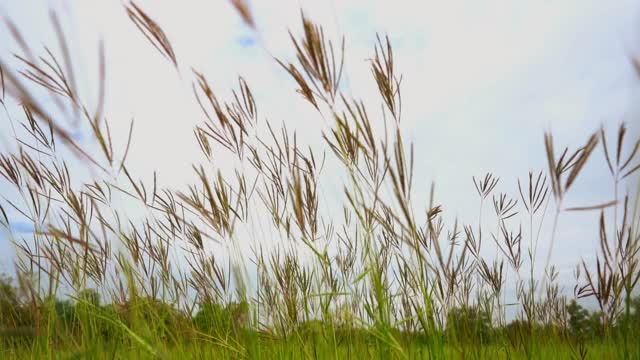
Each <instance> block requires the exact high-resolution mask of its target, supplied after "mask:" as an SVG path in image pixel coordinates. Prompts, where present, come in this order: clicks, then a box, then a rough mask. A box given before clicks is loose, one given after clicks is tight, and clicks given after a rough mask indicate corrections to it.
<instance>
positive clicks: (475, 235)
mask: <svg viewBox="0 0 640 360" xmlns="http://www.w3.org/2000/svg"><path fill="white" fill-rule="evenodd" d="M231 3H232V4H233V5H234V8H235V9H236V10H238V14H239V15H240V16H241V18H242V19H243V21H244V22H245V23H246V24H247V26H249V27H250V28H251V29H253V30H254V31H256V32H258V29H256V27H255V21H254V18H253V16H254V14H252V13H251V11H250V9H249V7H248V6H247V4H246V3H245V2H244V1H241V0H236V1H231ZM125 8H126V11H127V13H128V15H129V18H130V20H131V21H132V22H133V23H134V24H136V25H137V27H138V29H139V30H140V32H141V34H136V35H139V36H143V35H144V36H146V38H147V39H148V40H149V42H150V43H151V44H150V45H153V46H154V47H155V48H156V49H157V50H158V52H159V53H160V55H161V56H163V57H164V58H166V60H167V63H168V64H167V69H169V70H170V71H172V70H175V69H178V68H184V66H182V67H181V65H183V64H180V63H179V61H178V59H179V56H177V55H176V54H175V52H174V50H173V47H172V45H171V42H170V40H169V38H170V34H165V33H164V31H163V30H162V28H161V27H160V25H159V24H157V23H156V22H154V20H153V19H152V18H151V17H150V16H148V15H147V13H145V11H144V10H143V9H142V8H140V7H138V6H137V5H135V4H134V3H128V4H127V5H125ZM53 20H54V21H53V24H54V27H53V28H54V29H55V31H56V33H57V35H58V39H59V40H60V41H59V43H58V44H57V48H54V47H52V48H48V47H47V48H44V49H40V48H32V47H31V46H30V44H26V43H25V44H23V46H22V48H23V51H24V53H21V54H16V59H17V64H18V65H15V66H14V65H11V66H10V65H9V62H6V61H4V60H2V62H0V74H1V75H2V76H1V77H0V79H1V82H0V86H1V87H0V96H1V97H0V105H1V106H2V107H3V110H4V111H5V114H6V115H7V116H6V121H8V122H9V123H10V127H8V128H11V129H13V140H15V144H14V145H15V146H13V147H8V149H14V150H8V151H6V152H5V153H3V154H0V175H2V176H1V177H0V182H1V185H0V186H1V189H2V190H1V191H2V194H1V195H2V197H1V198H0V226H1V227H2V228H3V229H4V230H5V231H6V233H7V234H8V235H9V237H10V239H11V241H12V243H13V246H14V249H15V252H16V254H15V257H14V260H15V272H14V273H13V274H12V275H11V276H8V275H6V276H2V277H0V358H3V359H11V358H15V359H25V358H60V359H65V358H69V359H71V358H78V359H80V358H88V359H102V358H104V359H106V358H109V359H113V358H118V359H121V358H122V359H123V358H141V359H144V358H167V359H174V358H175V359H187V358H197V359H201V358H212V359H225V358H256V359H261V358H263V359H272V358H292V359H293V358H296V359H297V358H354V359H365V358H380V359H387V358H398V359H401V358H425V359H445V358H464V359H587V358H588V359H613V358H620V359H638V358H640V341H639V340H638V339H639V338H640V297H639V296H638V291H637V283H638V279H639V278H640V268H639V266H638V259H639V251H640V213H639V212H638V210H640V207H639V199H640V198H639V197H638V188H639V187H638V182H637V170H638V169H640V161H639V160H640V155H639V153H640V139H633V138H630V137H631V135H629V134H628V133H627V128H626V126H625V125H624V124H621V125H620V126H619V128H617V129H605V128H603V129H601V130H598V131H595V132H594V133H593V134H592V135H591V136H590V137H588V138H587V139H585V141H584V142H583V144H582V145H580V146H578V147H576V148H573V149H570V148H564V147H558V146H559V145H558V144H557V143H558V141H557V139H555V138H554V137H553V136H552V134H551V133H542V132H541V134H540V137H541V138H544V147H542V146H541V148H540V149H539V151H540V153H541V154H544V156H545V157H546V159H547V167H546V168H544V169H540V170H537V171H532V172H530V173H529V174H528V175H525V176H524V177H522V176H521V175H522V174H514V175H513V178H512V179H509V182H510V183H512V184H517V187H516V188H513V189H505V191H506V192H499V190H498V189H502V185H503V184H505V183H506V182H507V181H506V180H505V179H504V178H498V177H496V176H495V175H493V174H491V173H488V174H484V175H482V176H479V177H474V178H472V179H469V180H470V181H469V185H470V187H471V186H473V187H474V188H475V189H472V190H475V192H476V193H477V195H476V196H474V197H473V198H470V199H469V202H470V203H473V204H477V206H478V219H477V220H476V221H474V222H473V223H470V224H462V223H457V222H455V223H447V222H446V221H445V216H444V211H445V209H446V208H445V207H444V206H443V205H442V204H438V203H436V202H435V196H434V194H433V192H434V190H433V189H434V188H433V187H432V188H431V189H432V192H431V194H430V197H429V199H430V201H429V202H428V203H427V204H424V202H420V201H416V200H415V199H414V196H415V195H414V194H415V189H414V181H416V179H415V177H414V163H415V157H417V156H419V155H417V154H414V151H413V146H412V145H411V144H409V143H407V142H406V141H405V140H404V138H403V131H402V96H401V94H402V92H401V91H400V88H401V84H402V81H401V79H402V77H401V75H400V71H401V70H400V69H397V68H396V64H395V63H394V57H393V48H392V46H391V44H390V42H389V40H388V38H386V37H382V36H379V37H377V38H376V39H377V41H376V42H375V43H374V47H373V49H372V53H371V60H370V61H369V62H367V63H366V64H368V65H369V66H370V70H371V74H372V76H373V78H374V80H375V83H376V84H377V90H378V92H379V96H380V97H379V102H377V103H373V104H369V103H365V102H364V101H361V100H359V97H358V95H357V94H350V93H346V92H345V90H344V88H343V87H342V86H341V82H342V81H343V78H344V74H343V63H344V56H345V54H346V53H347V50H346V47H345V45H344V43H345V42H344V40H343V39H337V40H329V39H328V38H326V37H325V35H324V32H323V30H322V27H321V26H320V25H318V24H315V23H313V22H312V21H311V20H310V19H309V18H307V17H306V16H305V15H302V16H301V20H302V29H303V31H302V32H301V33H300V34H297V33H292V34H291V40H292V47H291V50H292V51H293V52H294V54H295V59H296V61H295V62H294V63H289V62H287V61H285V60H276V61H277V63H279V65H281V67H282V71H283V72H284V73H286V74H289V75H290V76H291V84H292V85H295V86H296V88H295V90H297V93H298V94H297V96H302V97H303V99H304V100H305V101H306V102H307V103H308V105H309V107H310V108H311V109H313V111H316V112H317V114H318V115H319V117H321V118H322V119H324V120H325V121H326V123H327V127H326V129H324V130H323V131H322V133H321V134H318V135H319V136H322V139H323V140H324V148H320V149H316V148H312V147H310V146H307V145H306V144H303V143H301V142H300V141H299V140H298V138H297V137H296V132H295V129H290V128H288V127H287V126H286V125H282V127H281V128H276V127H274V126H275V125H273V124H272V123H269V122H267V121H265V120H264V119H265V115H263V114H259V113H258V105H257V104H256V100H255V99H254V97H253V94H252V92H251V88H250V87H249V83H248V81H245V80H244V79H243V78H240V79H239V82H238V88H237V89H235V90H234V92H233V94H232V96H230V97H229V99H228V100H226V101H225V100H222V99H219V98H218V97H217V96H216V95H215V94H214V92H213V90H212V88H211V86H210V85H209V82H208V80H207V77H206V76H205V75H204V74H202V73H200V72H198V71H196V70H194V71H193V74H191V75H192V78H191V79H189V78H188V76H187V75H185V74H183V78H185V79H187V80H192V81H193V84H192V85H193V92H194V94H193V95H194V97H195V99H194V100H195V102H194V104H197V105H199V107H200V109H201V110H202V115H203V119H204V121H203V122H202V123H201V124H200V125H198V126H197V127H196V128H195V129H194V135H195V139H194V141H197V142H198V144H199V146H200V149H201V150H202V159H194V160H193V163H194V166H193V169H194V177H193V179H195V180H194V183H193V184H190V185H188V186H185V187H184V188H183V189H169V188H161V187H159V186H158V185H157V184H158V183H157V180H156V179H157V177H162V174H155V173H154V174H152V175H153V181H152V182H144V181H142V180H140V179H142V178H145V179H148V178H149V175H150V174H138V173H137V171H136V169H134V168H130V166H129V164H128V162H127V155H128V151H129V146H130V144H131V142H132V141H135V139H133V140H132V138H131V136H129V138H128V139H127V141H126V146H125V147H124V148H122V149H117V148H114V145H113V144H114V143H116V142H115V139H113V138H112V132H111V129H110V127H109V123H108V121H107V119H108V114H106V113H104V111H103V110H104V109H103V108H102V104H103V103H102V101H98V102H97V105H96V106H95V108H90V107H89V106H88V105H86V102H85V98H86V97H87V96H85V95H83V94H81V93H80V91H79V90H78V88H77V87H76V85H75V81H74V80H73V79H74V67H73V66H72V64H73V62H72V61H71V60H70V56H71V55H69V51H68V49H69V48H68V47H67V44H66V42H65V36H64V31H63V29H62V27H61V26H60V25H59V22H58V21H57V18H56V17H55V16H54V17H53ZM13 32H14V36H15V37H16V42H17V43H21V41H20V39H21V38H20V30H19V29H18V28H15V27H14V31H13ZM51 49H54V50H51ZM14 62H16V61H14ZM11 64H13V63H11ZM98 73H99V76H98V77H97V78H98V79H99V82H98V83H97V84H96V85H95V89H97V90H96V92H97V93H98V99H100V96H102V97H104V91H105V90H104V89H105V85H104V83H105V82H106V81H107V80H108V79H106V78H105V76H104V63H103V62H101V63H100V64H99V66H98ZM281 91H282V96H291V94H293V95H296V94H295V92H294V89H293V88H292V89H282V90H281ZM93 95H94V94H91V96H93ZM45 103H48V104H55V105H56V107H55V109H56V110H51V107H50V106H45V105H43V104H45ZM159 106H160V105H159ZM302 126H303V125H302ZM74 129H75V130H78V129H85V130H86V131H85V132H86V135H87V136H88V137H90V138H91V139H92V141H93V142H92V143H91V144H92V145H87V144H89V143H90V142H87V141H84V142H80V141H78V138H77V136H75V135H74V134H75V130H74ZM141 136H146V135H145V134H142V135H141ZM149 136H151V135H149ZM85 140H86V139H85ZM118 140H120V139H118ZM118 143H120V142H118ZM149 156H153V154H152V152H150V154H149ZM222 156H224V157H225V158H226V159H233V162H234V165H233V166H232V167H231V168H228V167H223V166H220V165H219V163H218V159H220V158H221V157H222ZM325 159H331V160H327V161H334V162H337V163H339V164H340V166H341V169H342V170H343V172H344V173H343V175H344V176H343V178H344V184H343V192H342V193H340V194H339V196H337V198H336V199H332V201H334V202H336V203H338V205H339V206H338V207H336V209H338V211H333V210H331V211H325V210H324V209H327V207H326V204H325V201H326V199H325V198H324V197H323V196H322V195H321V194H322V191H321V190H322V184H323V179H325V177H326V176H330V175H332V174H329V175H327V174H325V173H324V172H323V164H324V161H325ZM592 161H602V162H604V163H606V168H607V169H608V170H607V171H608V175H610V179H611V181H610V182H609V183H607V184H602V186H603V187H606V188H607V191H610V192H611V194H612V199H611V201H610V202H606V203H603V204H587V205H585V206H582V207H573V208H567V205H566V204H565V203H564V200H565V199H566V195H567V194H568V193H569V192H570V191H571V190H572V189H573V188H574V184H576V183H577V182H580V181H581V179H582V178H581V175H582V170H583V169H584V168H585V166H586V164H587V163H589V162H592ZM87 170H89V171H87ZM87 174H90V175H87ZM519 175H520V176H519ZM608 175H607V176H608ZM334 176H335V175H334ZM509 194H515V195H514V196H511V195H509ZM115 198H119V199H122V198H124V199H126V202H125V204H126V205H125V206H122V202H120V206H117V205H116V201H115V200H114V199H115ZM133 209H136V210H135V211H134V210H133ZM332 209H333V208H332ZM446 211H451V210H449V209H447V210H446ZM565 212H587V213H591V214H592V213H593V212H597V213H600V214H601V215H600V218H599V219H600V223H599V232H598V234H594V235H595V236H596V237H597V238H598V239H599V248H598V249H597V250H596V253H595V254H592V255H595V256H596V259H597V261H595V262H586V261H582V262H580V263H577V264H576V270H575V273H574V277H575V287H574V289H573V292H571V291H566V290H567V289H562V288H561V286H560V285H559V281H558V270H556V268H555V267H554V266H553V264H551V263H549V259H550V257H551V256H550V255H551V253H548V254H547V253H546V251H544V253H541V252H542V250H541V249H543V247H542V246H541V244H546V246H547V248H548V249H549V251H552V249H553V244H554V242H555V241H556V234H557V233H558V228H560V227H562V216H561V215H562V214H564V213H565ZM451 213H455V212H454V211H451ZM141 214H142V215H141ZM15 219H20V221H22V222H26V223H28V224H29V225H30V228H31V229H32V230H33V231H30V232H28V233H26V234H25V232H17V231H15V228H14V226H13V225H12V223H13V222H14V221H15ZM488 219H489V220H488ZM256 224H259V225H260V230H259V231H254V230H256V227H257V225H256ZM487 224H494V225H493V226H487ZM543 229H545V231H543ZM251 234H253V235H251ZM547 234H548V236H547ZM274 238H275V239H276V242H275V244H273V243H269V244H267V240H265V239H274ZM558 241H560V240H558ZM544 249H545V250H546V248H544ZM507 285H509V286H507ZM507 287H509V288H514V289H515V294H513V297H514V299H515V300H514V301H511V300H508V299H510V296H511V295H510V294H507V290H506V288H507ZM569 290H571V289H569ZM582 299H589V300H591V301H592V303H594V304H596V308H595V309H592V310H587V309H585V307H583V306H582V305H580V304H581V303H579V302H577V301H582ZM510 309H511V310H512V309H515V314H516V315H515V317H514V316H511V315H508V313H509V311H508V310H510Z"/></svg>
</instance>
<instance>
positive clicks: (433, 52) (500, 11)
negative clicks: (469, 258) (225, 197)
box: [0, 0, 640, 279]
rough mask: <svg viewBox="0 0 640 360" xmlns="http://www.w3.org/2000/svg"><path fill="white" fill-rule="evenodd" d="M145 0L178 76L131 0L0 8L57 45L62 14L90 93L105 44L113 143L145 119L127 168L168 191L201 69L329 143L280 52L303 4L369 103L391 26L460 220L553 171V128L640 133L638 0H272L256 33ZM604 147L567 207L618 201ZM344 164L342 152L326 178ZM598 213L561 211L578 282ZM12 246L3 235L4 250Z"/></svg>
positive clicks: (407, 110) (185, 148)
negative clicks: (380, 44) (547, 138)
mask: <svg viewBox="0 0 640 360" xmlns="http://www.w3.org/2000/svg"><path fill="white" fill-rule="evenodd" d="M138 4H139V5H140V6H141V7H142V8H143V9H145V11H147V12H148V13H149V15H151V16H152V17H153V18H154V19H155V20H156V21H157V22H158V23H159V24H160V25H161V26H162V27H163V29H164V31H165V32H166V33H167V35H168V37H169V38H170V40H171V42H172V44H173V46H174V50H175V52H176V54H177V58H178V63H179V71H174V70H172V68H171V66H170V64H169V63H168V62H167V61H165V59H163V58H162V57H161V56H159V55H158V54H157V53H156V52H155V50H154V49H153V48H152V47H151V46H150V45H149V44H148V43H147V42H146V40H145V39H144V37H143V36H142V35H141V34H140V33H138V32H137V30H136V29H135V27H134V26H133V25H132V24H131V23H130V21H129V19H128V18H127V16H126V13H125V11H124V9H123V6H122V2H121V1H97V0H96V1H92V0H83V1H80V0H77V1H71V0H58V1H44V0H24V1H13V0H0V14H3V15H4V17H5V18H8V19H11V20H12V21H13V22H15V23H16V24H17V25H18V27H19V28H20V29H21V31H22V32H23V34H24V35H25V37H27V39H28V40H29V41H32V42H33V43H36V44H37V43H43V44H48V43H50V42H51V41H54V40H55V38H54V35H53V33H52V31H51V27H50V26H49V22H48V11H49V9H52V8H53V9H55V10H56V11H57V12H58V14H59V15H60V17H61V19H62V22H63V24H64V25H63V26H64V28H65V29H66V30H67V32H68V34H70V36H71V39H72V42H73V44H72V45H73V48H74V50H75V51H76V52H77V54H78V58H79V59H80V60H79V64H80V65H81V66H83V68H85V69H86V70H87V71H86V73H85V74H84V76H82V77H81V79H80V83H81V86H84V88H85V89H86V90H87V91H88V92H89V93H95V87H94V86H93V85H92V84H95V73H96V69H97V66H96V64H97V60H96V54H97V43H98V40H99V39H103V40H104V43H105V49H106V59H107V61H106V66H107V79H108V82H107V107H106V114H107V116H108V118H109V119H110V121H111V125H112V130H113V132H114V138H116V139H121V141H122V142H124V139H126V134H127V132H128V126H129V121H131V119H132V118H135V128H134V134H133V136H134V142H133V144H132V148H131V151H130V155H129V157H128V161H129V165H130V167H132V168H136V169H137V171H138V174H141V175H143V177H146V179H147V180H149V179H150V178H151V174H152V173H153V171H157V172H158V174H160V178H161V182H162V184H163V185H166V186H170V187H182V188H184V185H185V184H186V183H188V182H189V181H190V180H192V179H193V172H192V170H191V162H192V160H188V159H200V157H199V155H198V153H199V149H198V145H197V143H196V142H195V141H194V139H193V126H194V125H196V124H198V123H200V122H201V121H203V117H202V115H201V114H200V112H199V109H198V108H197V106H195V103H194V101H193V97H192V93H191V89H190V86H191V85H190V84H191V83H190V81H191V68H194V69H197V70H198V71H200V72H203V73H204V74H206V75H207V78H208V79H209V80H210V82H211V84H212V85H213V88H214V91H216V92H217V93H219V94H221V95H222V97H224V95H228V94H229V93H230V89H232V88H234V87H235V85H236V81H237V76H238V75H242V76H243V77H244V78H245V79H246V80H247V82H248V83H249V85H250V86H251V88H252V90H253V91H254V93H255V95H256V100H257V102H258V107H259V112H260V114H261V118H264V119H266V120H267V121H271V122H273V123H274V124H279V123H281V122H285V123H286V124H287V125H288V126H291V127H292V128H295V129H296V131H298V132H299V136H300V138H301V139H302V140H303V141H305V142H307V143H309V144H312V145H315V146H321V142H322V140H321V139H320V137H319V136H318V134H319V132H318V131H319V130H322V129H326V127H325V124H324V123H323V122H322V119H321V118H319V117H318V116H317V115H316V114H315V113H314V112H313V111H312V110H311V109H310V108H309V106H308V105H307V104H306V103H305V102H304V100H303V99H302V98H301V97H300V96H298V95H297V94H295V92H294V90H295V84H294V82H293V81H292V80H291V79H290V78H289V77H288V75H287V74H286V73H285V72H284V71H283V70H282V68H280V67H279V66H278V65H277V63H276V62H275V61H273V59H272V57H274V56H275V57H277V58H280V59H285V60H288V61H293V59H294V54H293V51H292V47H291V45H290V42H289V37H288V34H287V31H288V30H289V29H291V30H292V31H293V32H294V33H299V31H300V24H299V22H300V21H299V17H300V9H301V8H302V9H303V10H304V11H305V14H307V15H308V16H309V17H310V18H311V19H313V20H314V21H315V22H317V23H320V24H322V25H323V26H324V27H325V30H326V31H327V35H328V36H331V37H333V38H334V39H337V38H338V35H340V34H344V35H345V39H346V55H345V71H346V73H347V74H348V75H347V76H346V78H345V82H344V87H345V91H346V92H347V93H349V94H351V95H353V96H355V97H357V98H362V99H364V100H365V101H367V102H371V103H372V104H378V103H379V99H378V97H377V94H376V89H375V83H374V82H373V80H372V78H371V73H370V70H369V68H368V66H367V65H368V63H367V59H369V58H371V56H372V54H373V46H374V44H375V35H376V33H379V34H383V35H384V34H387V35H388V36H389V38H390V40H391V43H392V44H393V48H394V56H395V59H396V61H397V68H398V70H399V72H401V73H402V74H403V83H402V91H403V106H404V107H403V116H404V119H403V124H402V127H403V131H404V133H405V135H406V137H407V138H408V139H409V140H411V141H413V142H414V144H415V154H416V162H415V167H416V170H415V171H416V183H415V187H416V190H417V196H416V198H417V199H424V200H423V201H424V202H425V203H426V194H427V190H428V188H429V186H430V184H431V182H432V181H434V182H435V183H436V198H437V201H438V202H439V203H443V204H444V208H445V211H446V212H447V216H449V217H450V218H459V219H461V220H462V221H465V222H473V221H475V220H474V219H475V217H476V213H477V207H478V203H477V198H476V195H475V190H474V187H473V183H472V181H471V177H472V176H479V175H483V174H484V173H485V172H487V171H492V172H495V173H496V174H497V175H498V176H500V177H501V183H500V185H499V187H498V190H499V191H505V192H508V193H509V194H510V195H511V196H513V197H516V196H517V183H516V178H518V177H519V178H521V179H524V178H525V176H526V175H527V172H528V171H530V170H534V171H537V170H539V169H545V166H546V164H545V161H546V160H545V157H544V147H543V134H544V132H545V131H552V132H553V134H554V138H555V140H556V142H557V146H558V147H560V146H561V145H569V146H573V147H575V146H579V145H581V144H582V143H583V142H584V141H585V140H586V139H587V137H588V136H589V135H590V134H591V133H592V132H594V131H596V130H598V129H599V128H600V126H604V127H605V128H606V129H607V130H608V131H609V132H614V131H615V129H616V127H617V125H618V123H619V122H620V121H626V122H627V124H628V126H629V128H630V134H632V135H635V136H637V135H638V134H639V131H638V130H639V126H638V124H639V123H640V122H638V121H637V118H638V116H639V115H640V111H639V110H640V109H639V108H638V105H637V104H638V103H639V102H638V100H639V95H640V86H639V85H640V80H639V78H638V77H637V75H636V74H635V72H634V69H633V67H632V65H631V62H630V58H631V57H632V56H634V54H637V55H640V26H639V25H640V3H638V2H637V1H630V0H619V1H615V2H602V1H592V0H565V1H560V0H557V1H526V2H525V1H499V0H486V1H472V0H453V1H446V2H443V1H420V2H418V1H393V2H390V1H382V0H354V1H346V0H344V1H337V0H328V1H303V0H297V1H293V0H262V1H252V2H250V4H251V9H252V12H253V14H254V18H255V21H256V23H257V29H258V30H257V32H254V31H252V29H250V28H249V27H247V26H246V25H245V24H244V23H243V22H242V21H241V19H240V17H239V16H238V15H237V14H236V12H235V11H234V9H233V8H232V6H231V5H230V4H229V2H228V1H223V0H207V1H196V0H185V1H180V2H175V1H167V2H158V1H139V2H138ZM16 50H17V47H16V44H15V42H14V41H13V40H12V39H11V37H10V35H9V33H8V32H7V31H2V32H0V56H2V57H3V58H5V57H6V56H7V55H8V54H10V53H11V52H14V51H16ZM283 89H286V90H287V95H285V96H282V94H281V90H283ZM90 101H91V100H90ZM374 107H375V106H374ZM1 118H2V117H1V116H0V119H1ZM6 130H7V127H6V122H3V123H0V131H6ZM630 137H631V136H630ZM2 139H3V137H0V141H2ZM118 145H120V147H122V146H124V144H123V143H121V144H117V143H116V147H118ZM0 146H2V144H0ZM5 146H6V144H5ZM176 154H177V155H176ZM150 155H152V156H150ZM329 155H330V154H329ZM602 156H603V155H602V151H601V149H598V150H597V151H596V152H595V154H594V158H596V159H597V160H595V161H592V162H590V163H589V165H588V166H587V168H586V169H585V173H584V174H583V176H582V178H581V180H580V181H579V182H578V184H577V185H576V187H575V188H574V189H573V190H572V192H571V193H570V195H569V197H568V198H567V205H568V206H581V205H593V204H597V203H602V202H606V201H608V200H611V197H612V194H611V192H610V191H609V190H607V189H609V188H610V187H607V185H604V186H603V184H609V177H608V173H607V171H606V168H605V167H604V165H603V164H604V162H603V161H602ZM329 157H330V156H329ZM220 161H224V159H222V160H220ZM338 166H339V165H338V163H337V162H336V161H335V159H332V160H329V161H328V164H327V170H326V173H327V174H329V175H331V174H332V173H333V172H332V171H331V169H335V168H337V167H338ZM329 177H330V176H329ZM340 184H341V179H339V178H336V179H332V178H329V179H328V180H327V182H326V183H325V185H324V187H323V189H322V191H323V192H324V196H325V197H328V198H331V197H337V196H340V195H341V194H342V187H341V185H340ZM0 186H4V185H2V184H1V183H0ZM1 189H2V187H0V190H1ZM0 192H1V191H0ZM597 216H598V214H595V213H593V214H591V213H589V214H580V216H576V215H574V214H565V215H563V217H562V218H561V224H560V232H559V234H558V235H559V236H558V242H557V243H556V248H555V250H556V251H554V254H553V258H552V262H553V263H556V264H559V265H560V267H561V268H562V269H563V274H564V275H566V278H567V279H568V278H570V271H571V269H572V268H573V266H574V265H575V264H576V263H577V261H578V260H579V259H580V257H589V256H592V254H593V253H594V252H595V249H596V244H597ZM0 236H1V235H0ZM5 246H6V240H4V241H3V240H1V239H0V251H2V252H3V253H5V252H4V251H3V250H2V249H3V248H5ZM543 246H544V245H543ZM0 260H1V259H0Z"/></svg>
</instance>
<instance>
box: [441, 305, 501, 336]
mask: <svg viewBox="0 0 640 360" xmlns="http://www.w3.org/2000/svg"><path fill="white" fill-rule="evenodd" d="M492 335H493V329H492V326H491V320H490V317H489V314H488V313H487V312H486V311H483V310H482V309H479V308H478V307H466V306H465V307H461V308H454V309H452V310H451V311H449V314H448V316H447V328H446V336H447V338H449V339H450V340H451V341H454V342H460V343H474V344H488V343H489V342H490V341H491V339H492Z"/></svg>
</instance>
